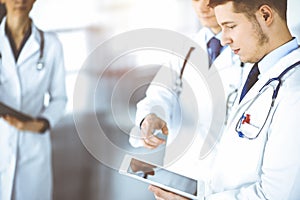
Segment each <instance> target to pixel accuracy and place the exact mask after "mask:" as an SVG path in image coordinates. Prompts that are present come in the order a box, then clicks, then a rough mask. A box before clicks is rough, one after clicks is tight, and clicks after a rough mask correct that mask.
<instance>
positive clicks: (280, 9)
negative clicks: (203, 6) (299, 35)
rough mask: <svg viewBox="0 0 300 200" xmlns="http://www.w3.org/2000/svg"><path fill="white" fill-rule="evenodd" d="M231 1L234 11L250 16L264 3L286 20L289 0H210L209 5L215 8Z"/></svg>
mask: <svg viewBox="0 0 300 200" xmlns="http://www.w3.org/2000/svg"><path fill="white" fill-rule="evenodd" d="M230 1H232V2H233V7H234V12H236V13H245V14H246V16H248V17H249V18H252V17H253V16H254V15H255V12H256V11H257V10H258V9H259V8H260V7H261V6H262V5H268V6H270V7H271V8H273V9H274V10H276V12H277V13H278V14H279V16H280V17H281V18H282V19H283V20H285V21H286V10H287V0H209V4H208V5H209V6H210V7H212V8H214V7H216V6H218V5H222V4H225V3H227V2H230Z"/></svg>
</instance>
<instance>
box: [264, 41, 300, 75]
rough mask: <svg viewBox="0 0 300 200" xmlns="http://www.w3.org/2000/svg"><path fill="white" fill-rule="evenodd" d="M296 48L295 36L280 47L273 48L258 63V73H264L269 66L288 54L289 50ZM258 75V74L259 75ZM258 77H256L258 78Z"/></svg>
mask: <svg viewBox="0 0 300 200" xmlns="http://www.w3.org/2000/svg"><path fill="white" fill-rule="evenodd" d="M297 48H298V42H297V39H296V38H293V39H292V40H291V41H289V42H287V43H285V44H284V45H282V46H281V47H279V48H277V49H275V50H273V51H272V52H270V53H269V54H268V55H266V56H265V57H264V58H263V59H262V60H261V61H260V62H259V63H258V68H259V72H260V74H264V73H265V72H267V71H268V70H269V69H270V68H272V67H273V66H274V65H275V64H276V63H277V62H278V61H279V60H280V59H281V58H283V57H284V56H286V55H288V54H289V53H290V52H292V51H293V50H295V49H297ZM259 77H260V76H259ZM259 77H258V78H259Z"/></svg>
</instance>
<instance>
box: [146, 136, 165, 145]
mask: <svg viewBox="0 0 300 200" xmlns="http://www.w3.org/2000/svg"><path fill="white" fill-rule="evenodd" d="M144 142H145V143H146V144H148V145H151V146H156V147H157V146H159V145H161V144H165V143H166V141H165V140H164V139H161V138H159V137H157V136H155V135H151V136H150V137H148V138H144Z"/></svg>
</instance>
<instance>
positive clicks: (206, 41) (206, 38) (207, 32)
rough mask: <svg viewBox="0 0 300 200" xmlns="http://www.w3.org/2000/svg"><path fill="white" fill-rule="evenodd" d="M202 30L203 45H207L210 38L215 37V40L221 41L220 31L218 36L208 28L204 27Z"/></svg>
mask: <svg viewBox="0 0 300 200" xmlns="http://www.w3.org/2000/svg"><path fill="white" fill-rule="evenodd" d="M203 29H204V31H205V43H208V41H209V40H210V39H211V38H213V37H215V38H217V39H219V40H221V36H222V33H221V32H222V31H220V32H219V33H218V34H214V33H213V32H212V31H211V30H210V29H209V28H207V27H204V28H203Z"/></svg>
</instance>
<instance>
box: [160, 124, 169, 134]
mask: <svg viewBox="0 0 300 200" xmlns="http://www.w3.org/2000/svg"><path fill="white" fill-rule="evenodd" d="M161 131H162V133H163V134H165V135H168V134H169V129H168V127H167V123H165V124H164V126H163V127H162V128H161Z"/></svg>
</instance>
